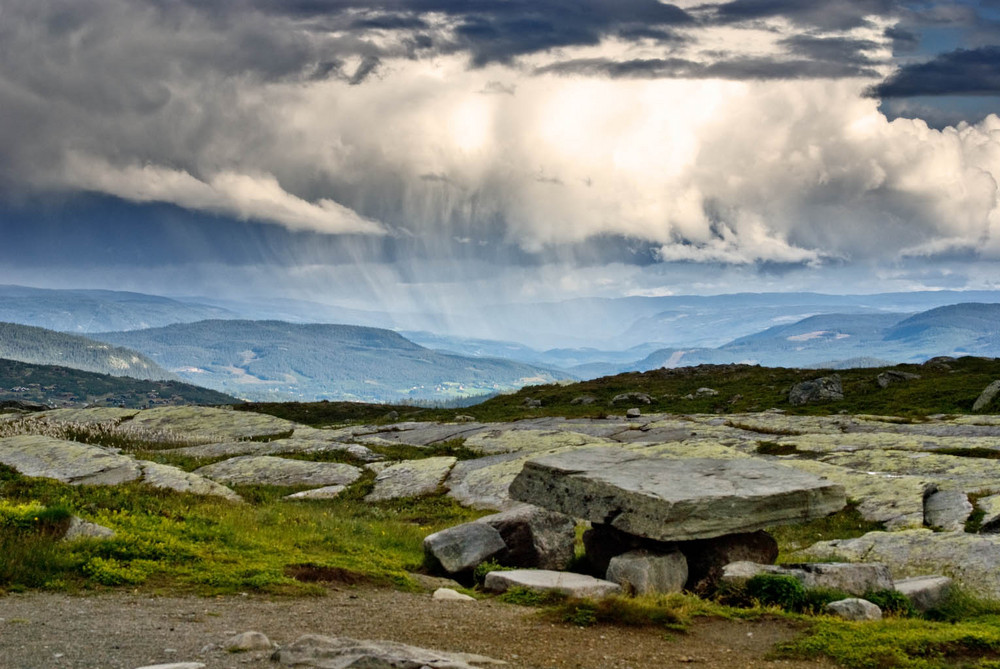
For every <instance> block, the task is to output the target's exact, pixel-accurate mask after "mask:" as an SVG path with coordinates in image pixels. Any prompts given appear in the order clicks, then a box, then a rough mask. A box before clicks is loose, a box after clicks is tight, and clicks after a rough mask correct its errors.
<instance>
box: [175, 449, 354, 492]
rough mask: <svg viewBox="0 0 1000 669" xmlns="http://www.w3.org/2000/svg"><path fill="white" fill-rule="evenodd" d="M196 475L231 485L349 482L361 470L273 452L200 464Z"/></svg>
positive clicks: (335, 463)
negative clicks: (287, 456) (275, 454)
mask: <svg viewBox="0 0 1000 669" xmlns="http://www.w3.org/2000/svg"><path fill="white" fill-rule="evenodd" d="M194 473H195V474H198V475H200V476H205V477H208V478H210V479H212V480H215V481H221V482H223V483H230V484H243V485H247V484H251V485H252V484H257V485H286V486H291V485H315V486H329V485H349V484H351V483H353V482H354V481H356V480H357V479H358V478H359V477H360V476H361V470H360V469H358V468H357V467H352V466H351V465H345V464H341V463H339V462H308V461H305V460H289V459H287V458H276V457H274V456H271V455H241V456H239V457H236V458H230V459H229V460H223V461H222V462H216V463H215V464H211V465H207V466H205V467H200V468H198V469H196V470H194Z"/></svg>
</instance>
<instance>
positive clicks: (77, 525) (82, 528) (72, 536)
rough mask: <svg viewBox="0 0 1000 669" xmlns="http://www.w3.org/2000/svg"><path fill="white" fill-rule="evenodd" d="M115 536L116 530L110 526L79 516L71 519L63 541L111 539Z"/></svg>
mask: <svg viewBox="0 0 1000 669" xmlns="http://www.w3.org/2000/svg"><path fill="white" fill-rule="evenodd" d="M113 536H115V531H114V530H112V529H111V528H110V527H104V526H103V525H98V524H97V523H92V522H90V521H88V520H84V519H82V518H80V517H78V516H72V517H71V518H70V519H69V528H68V529H67V530H66V534H64V535H63V537H62V540H63V541H76V540H77V539H110V538H111V537H113Z"/></svg>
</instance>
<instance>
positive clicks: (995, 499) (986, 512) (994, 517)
mask: <svg viewBox="0 0 1000 669" xmlns="http://www.w3.org/2000/svg"><path fill="white" fill-rule="evenodd" d="M976 508H977V509H979V510H980V511H982V512H983V519H982V521H981V522H980V524H979V531H980V532H982V533H983V534H994V533H997V532H1000V495H990V496H989V497H980V498H979V499H977V500H976Z"/></svg>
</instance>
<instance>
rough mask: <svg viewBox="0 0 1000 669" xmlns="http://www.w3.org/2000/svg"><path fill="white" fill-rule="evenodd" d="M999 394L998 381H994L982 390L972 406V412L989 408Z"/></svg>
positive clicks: (999, 384)
mask: <svg viewBox="0 0 1000 669" xmlns="http://www.w3.org/2000/svg"><path fill="white" fill-rule="evenodd" d="M998 393H1000V380H997V381H994V382H993V383H991V384H990V385H988V386H986V388H984V389H983V392H981V393H980V394H979V397H977V398H976V401H975V402H974V403H973V404H972V410H973V411H982V410H984V409H986V408H987V407H989V406H990V405H991V404H992V403H993V400H994V399H995V398H996V396H997V394H998Z"/></svg>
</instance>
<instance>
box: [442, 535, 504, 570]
mask: <svg viewBox="0 0 1000 669" xmlns="http://www.w3.org/2000/svg"><path fill="white" fill-rule="evenodd" d="M506 548H507V544H505V543H504V541H503V538H502V537H501V536H500V533H499V532H497V531H496V530H495V529H493V528H492V527H490V526H489V525H487V524H485V523H464V524H462V525H456V526H455V527H449V528H448V529H445V530H441V531H440V532H435V533H434V534H431V535H429V536H428V537H427V538H425V539H424V557H425V559H426V561H427V564H428V566H430V567H431V568H432V569H435V570H440V571H443V572H445V573H446V574H461V573H463V572H468V571H471V570H472V569H474V568H475V567H476V565H478V564H479V563H480V562H485V561H486V560H489V559H491V558H494V557H496V556H497V555H498V554H499V553H501V552H502V551H504V550H506Z"/></svg>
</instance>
